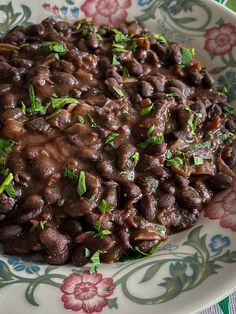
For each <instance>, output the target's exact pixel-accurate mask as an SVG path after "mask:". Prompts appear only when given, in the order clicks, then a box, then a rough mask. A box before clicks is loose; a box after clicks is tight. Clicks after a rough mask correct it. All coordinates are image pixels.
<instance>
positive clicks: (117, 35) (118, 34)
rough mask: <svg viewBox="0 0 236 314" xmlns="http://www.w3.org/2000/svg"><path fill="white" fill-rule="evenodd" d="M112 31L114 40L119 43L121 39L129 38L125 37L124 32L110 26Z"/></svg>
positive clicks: (126, 39) (128, 39)
mask: <svg viewBox="0 0 236 314" xmlns="http://www.w3.org/2000/svg"><path fill="white" fill-rule="evenodd" d="M111 30H112V31H113V32H114V33H115V41H116V42H117V43H120V42H122V41H125V42H127V41H130V38H129V37H127V36H126V35H125V34H124V33H122V32H121V31H119V30H118V29H117V28H112V29H111Z"/></svg>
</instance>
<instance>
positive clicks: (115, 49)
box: [112, 43, 128, 53]
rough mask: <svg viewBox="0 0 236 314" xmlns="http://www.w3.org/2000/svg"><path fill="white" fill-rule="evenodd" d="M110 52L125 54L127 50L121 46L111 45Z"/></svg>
mask: <svg viewBox="0 0 236 314" xmlns="http://www.w3.org/2000/svg"><path fill="white" fill-rule="evenodd" d="M112 47H113V48H112V51H113V52H118V53H119V52H127V51H128V50H127V49H126V48H125V47H124V46H123V45H121V44H117V43H113V45H112Z"/></svg>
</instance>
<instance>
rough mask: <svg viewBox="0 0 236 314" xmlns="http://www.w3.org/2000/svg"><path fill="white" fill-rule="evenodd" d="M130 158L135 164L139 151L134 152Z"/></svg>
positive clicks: (137, 160)
mask: <svg viewBox="0 0 236 314" xmlns="http://www.w3.org/2000/svg"><path fill="white" fill-rule="evenodd" d="M132 160H133V162H134V164H135V165H137V163H138V162H139V152H135V153H134V154H133V155H132Z"/></svg>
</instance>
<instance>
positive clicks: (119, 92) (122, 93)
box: [112, 86, 125, 97]
mask: <svg viewBox="0 0 236 314" xmlns="http://www.w3.org/2000/svg"><path fill="white" fill-rule="evenodd" d="M112 88H113V89H114V91H115V92H116V94H117V95H118V96H120V97H124V96H125V94H124V92H123V91H122V89H120V88H117V87H115V86H112Z"/></svg>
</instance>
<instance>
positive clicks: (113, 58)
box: [112, 55, 120, 65]
mask: <svg viewBox="0 0 236 314" xmlns="http://www.w3.org/2000/svg"><path fill="white" fill-rule="evenodd" d="M112 64H113V65H119V64H120V61H118V60H117V58H116V55H113V57H112Z"/></svg>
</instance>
